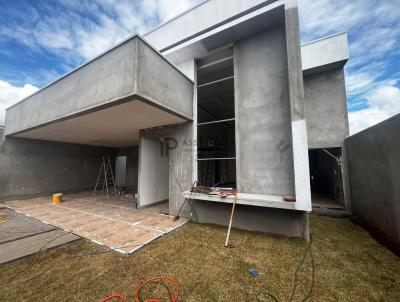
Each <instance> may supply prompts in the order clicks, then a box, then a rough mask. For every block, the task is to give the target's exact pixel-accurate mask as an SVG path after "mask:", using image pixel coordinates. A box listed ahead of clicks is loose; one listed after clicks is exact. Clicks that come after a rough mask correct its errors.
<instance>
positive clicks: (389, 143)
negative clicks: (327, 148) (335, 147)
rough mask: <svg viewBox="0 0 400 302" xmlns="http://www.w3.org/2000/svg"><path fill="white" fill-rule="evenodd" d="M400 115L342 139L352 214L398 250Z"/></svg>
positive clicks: (399, 249)
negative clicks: (343, 140)
mask: <svg viewBox="0 0 400 302" xmlns="http://www.w3.org/2000/svg"><path fill="white" fill-rule="evenodd" d="M399 138H400V115H399V114H398V115H396V116H394V117H392V118H390V119H388V120H386V121H383V122H381V123H380V124H377V125H375V126H372V127H370V128H368V129H366V130H364V131H362V132H359V133H357V134H355V135H352V136H350V137H349V138H347V139H346V140H345V149H346V157H347V169H348V179H349V185H350V195H351V208H352V213H353V214H354V215H355V216H356V217H358V218H359V220H360V221H361V223H362V224H363V225H364V226H366V227H367V229H369V230H370V231H371V232H372V233H374V234H375V235H376V236H377V237H378V238H379V239H381V240H382V241H383V242H384V243H386V244H387V245H389V247H391V248H393V250H394V251H396V252H397V253H400V202H399V201H400V185H399V184H400V172H399V171H400V156H399V150H400V139H399Z"/></svg>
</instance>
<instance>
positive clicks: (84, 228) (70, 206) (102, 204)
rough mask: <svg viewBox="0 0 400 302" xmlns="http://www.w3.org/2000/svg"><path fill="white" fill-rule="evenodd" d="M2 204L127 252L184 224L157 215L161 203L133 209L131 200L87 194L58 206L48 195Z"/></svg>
mask: <svg viewBox="0 0 400 302" xmlns="http://www.w3.org/2000/svg"><path fill="white" fill-rule="evenodd" d="M4 205H5V206H6V207H9V208H11V209H14V210H15V211H17V212H20V213H22V214H25V215H27V216H30V217H33V218H36V219H39V220H41V221H42V222H45V223H47V224H50V225H54V226H56V227H59V228H61V229H63V230H65V231H68V232H71V233H73V234H76V235H79V236H82V237H85V238H87V239H89V240H91V241H93V242H95V243H98V244H102V245H105V246H108V247H110V248H112V249H114V250H116V251H118V252H121V253H131V252H133V251H135V250H137V249H138V248H140V247H142V246H143V245H145V244H147V243H148V242H150V241H152V240H154V239H156V238H158V237H160V236H162V235H164V234H165V233H167V232H170V231H172V230H174V229H175V228H177V227H179V226H181V225H183V224H184V223H186V220H184V219H179V220H177V221H174V217H173V216H169V215H165V214H160V212H165V210H166V205H164V204H162V205H161V204H157V205H156V206H155V207H154V208H152V207H147V208H146V209H143V210H136V209H135V208H134V207H135V203H134V202H133V201H132V200H126V199H121V198H109V199H107V198H106V196H104V195H96V196H92V195H91V194H89V193H81V194H71V195H66V196H64V198H63V202H62V203H60V204H58V205H53V204H52V201H51V197H42V198H36V199H31V200H15V201H8V202H5V203H4Z"/></svg>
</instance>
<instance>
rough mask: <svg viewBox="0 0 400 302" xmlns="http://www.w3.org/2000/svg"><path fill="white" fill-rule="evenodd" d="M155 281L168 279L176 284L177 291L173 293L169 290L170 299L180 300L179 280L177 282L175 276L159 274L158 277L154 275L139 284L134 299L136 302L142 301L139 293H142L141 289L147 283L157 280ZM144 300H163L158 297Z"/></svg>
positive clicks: (147, 301) (146, 301)
mask: <svg viewBox="0 0 400 302" xmlns="http://www.w3.org/2000/svg"><path fill="white" fill-rule="evenodd" d="M155 281H168V282H169V283H170V284H172V285H174V286H175V293H171V292H170V291H169V290H168V295H169V300H170V302H177V301H178V297H179V290H180V288H179V284H178V282H177V281H176V280H175V279H174V278H172V277H168V276H157V277H152V278H150V279H148V280H146V281H144V282H143V283H142V284H140V285H139V287H138V289H137V290H136V292H135V300H134V302H140V299H139V294H140V292H141V290H142V289H143V288H144V287H145V286H146V285H147V284H150V283H153V282H155ZM144 302H161V301H160V300H157V299H147V300H144Z"/></svg>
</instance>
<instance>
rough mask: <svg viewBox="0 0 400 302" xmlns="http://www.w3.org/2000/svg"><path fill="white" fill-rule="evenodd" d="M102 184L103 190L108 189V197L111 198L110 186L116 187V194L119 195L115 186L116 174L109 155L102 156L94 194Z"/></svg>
mask: <svg viewBox="0 0 400 302" xmlns="http://www.w3.org/2000/svg"><path fill="white" fill-rule="evenodd" d="M100 186H102V189H101V191H102V192H104V189H105V190H106V192H107V198H109V189H108V187H110V186H112V188H113V189H114V194H115V196H117V188H116V186H115V181H114V175H113V171H112V166H111V161H110V157H109V156H102V160H101V166H100V171H99V176H97V181H96V186H95V187H94V191H93V195H95V194H96V191H97V190H98V189H99V188H100Z"/></svg>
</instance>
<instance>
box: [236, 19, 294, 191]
mask: <svg viewBox="0 0 400 302" xmlns="http://www.w3.org/2000/svg"><path fill="white" fill-rule="evenodd" d="M234 64H235V110H236V112H235V114H236V129H237V130H236V133H237V134H236V141H237V143H236V145H237V149H236V156H237V157H238V160H237V179H238V185H239V191H240V192H243V193H257V194H271V195H284V194H294V179H293V178H294V176H293V173H294V172H293V155H292V149H291V141H292V138H291V112H290V100H289V94H288V71H287V57H286V39H285V28H284V26H283V25H282V26H280V27H276V28H273V29H270V30H268V31H266V32H264V33H262V34H259V35H256V36H252V37H249V38H247V39H244V40H241V41H239V42H237V43H235V44H234Z"/></svg>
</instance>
